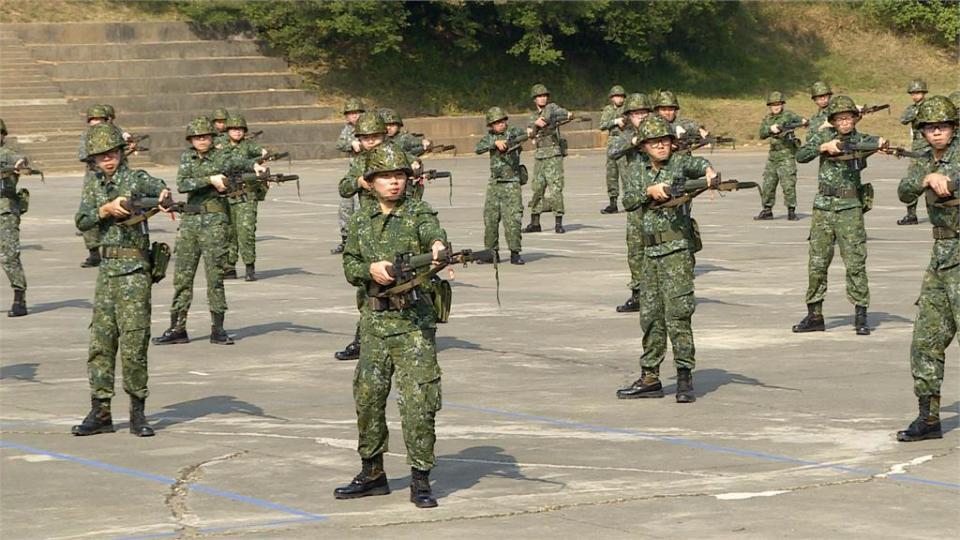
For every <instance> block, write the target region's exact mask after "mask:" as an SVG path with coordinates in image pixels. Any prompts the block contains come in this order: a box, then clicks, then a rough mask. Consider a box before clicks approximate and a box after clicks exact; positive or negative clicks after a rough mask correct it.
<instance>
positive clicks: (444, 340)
mask: <svg viewBox="0 0 960 540" xmlns="http://www.w3.org/2000/svg"><path fill="white" fill-rule="evenodd" d="M447 349H463V350H467V351H487V352H502V351H496V350H494V349H487V348H484V347H481V346H480V345H478V344H476V343H474V342H472V341H465V340H462V339H458V338H455V337H449V336H439V337H437V352H439V351H445V350H447Z"/></svg>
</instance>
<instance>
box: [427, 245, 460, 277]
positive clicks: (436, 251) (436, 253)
mask: <svg viewBox="0 0 960 540" xmlns="http://www.w3.org/2000/svg"><path fill="white" fill-rule="evenodd" d="M445 249H447V246H446V244H444V243H443V242H441V241H439V240H437V241H436V242H434V243H433V245H432V246H430V251H431V252H432V253H433V266H437V265H439V264H440V252H441V251H443V250H445ZM447 276H448V277H449V278H450V279H453V278H454V277H455V274H454V272H453V266H448V267H447Z"/></svg>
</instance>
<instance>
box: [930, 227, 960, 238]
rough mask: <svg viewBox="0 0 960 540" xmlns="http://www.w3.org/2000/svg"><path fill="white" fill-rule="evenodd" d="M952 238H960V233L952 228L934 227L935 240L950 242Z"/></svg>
mask: <svg viewBox="0 0 960 540" xmlns="http://www.w3.org/2000/svg"><path fill="white" fill-rule="evenodd" d="M951 238H960V231H957V230H955V229H951V228H950V227H934V228H933V239H934V240H949V239H951Z"/></svg>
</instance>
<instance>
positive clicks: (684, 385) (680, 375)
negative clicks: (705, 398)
mask: <svg viewBox="0 0 960 540" xmlns="http://www.w3.org/2000/svg"><path fill="white" fill-rule="evenodd" d="M696 400H697V396H696V395H695V394H694V393H693V373H692V372H691V371H690V370H689V369H687V368H677V403H693V402H694V401H696Z"/></svg>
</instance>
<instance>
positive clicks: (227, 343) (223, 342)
mask: <svg viewBox="0 0 960 540" xmlns="http://www.w3.org/2000/svg"><path fill="white" fill-rule="evenodd" d="M210 343H212V344H214V345H233V344H235V343H236V342H235V341H233V340H232V339H231V340H229V341H226V340H225V341H219V340H215V339H211V340H210Z"/></svg>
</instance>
